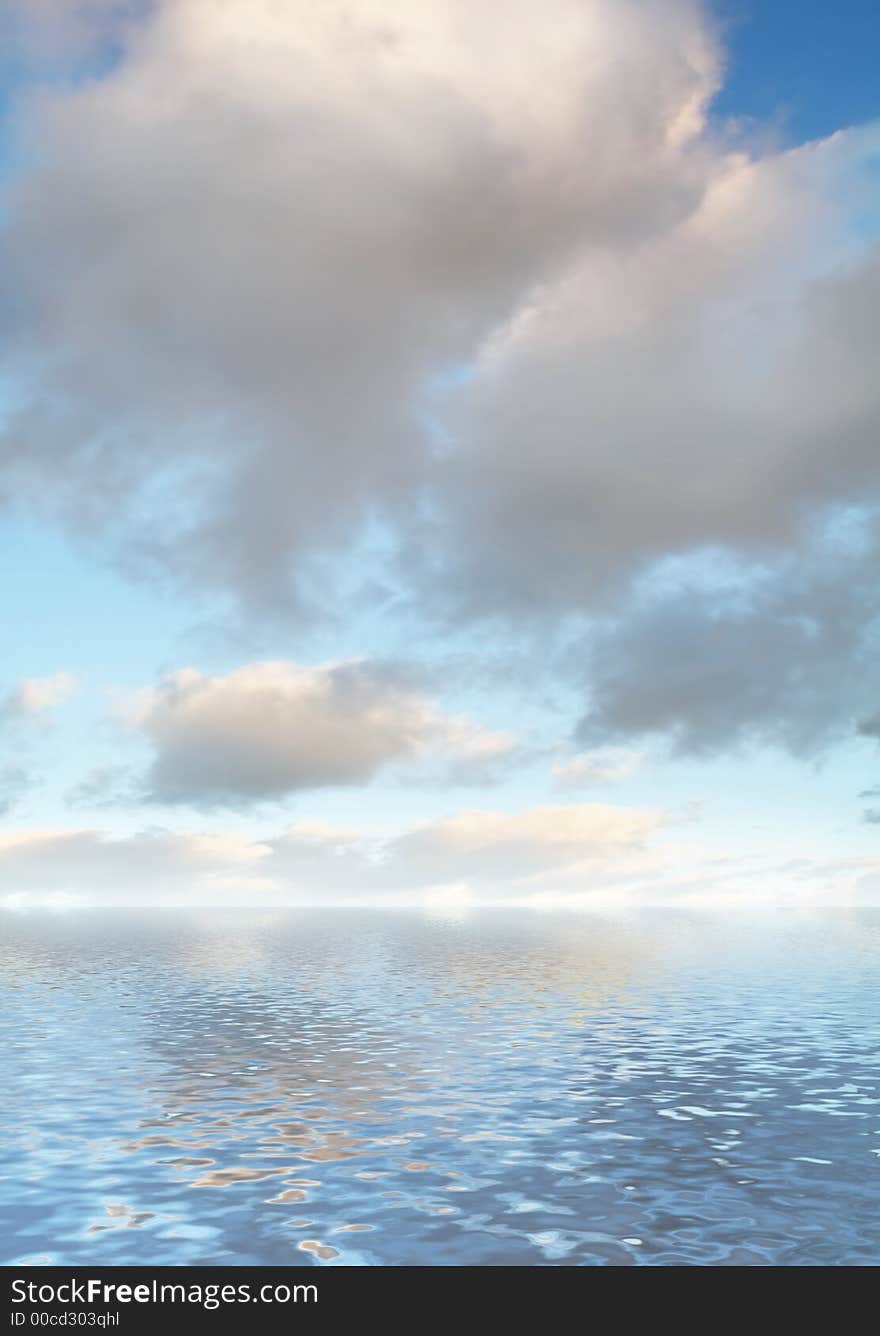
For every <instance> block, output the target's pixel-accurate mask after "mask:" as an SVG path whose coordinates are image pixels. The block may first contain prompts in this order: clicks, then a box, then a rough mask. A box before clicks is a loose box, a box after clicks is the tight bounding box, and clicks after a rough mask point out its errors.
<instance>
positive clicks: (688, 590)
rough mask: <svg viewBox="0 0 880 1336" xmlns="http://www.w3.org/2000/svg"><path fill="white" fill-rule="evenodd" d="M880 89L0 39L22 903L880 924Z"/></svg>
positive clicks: (555, 64) (481, 41) (295, 32)
mask: <svg viewBox="0 0 880 1336" xmlns="http://www.w3.org/2000/svg"><path fill="white" fill-rule="evenodd" d="M878 37H880V18H878V16H877V13H876V7H875V6H872V5H870V4H868V3H863V2H862V0H844V2H842V3H840V4H838V5H835V6H830V5H828V4H822V3H819V2H818V0H809V3H797V4H795V3H793V0H773V3H770V0H716V2H715V3H714V4H708V3H703V4H701V3H697V0H613V2H612V0H541V2H540V3H538V0H518V3H517V4H514V5H512V4H510V2H509V0H478V2H477V3H475V2H474V0H467V3H466V2H465V0H422V2H421V3H420V4H419V5H418V6H414V5H412V4H403V3H392V0H348V2H347V3H345V4H341V3H340V4H335V3H328V4H326V5H322V6H319V7H315V6H313V5H310V4H308V3H306V2H305V0H287V3H284V4H278V3H272V2H271V0H224V3H222V4H221V3H219V2H218V0H152V2H148V0H79V2H78V3H77V2H76V0H6V3H5V5H4V6H3V8H2V13H0V50H2V52H3V54H2V56H0V114H2V122H0V229H2V246H0V341H2V342H0V346H2V358H3V361H2V372H0V558H2V569H3V572H4V576H3V579H2V581H0V624H2V628H3V652H2V661H0V904H3V905H6V906H9V907H12V908H17V909H18V908H20V909H26V908H28V907H31V906H43V905H49V906H53V907H58V908H65V907H69V906H76V905H93V904H100V905H105V904H112V905H121V906H124V905H143V904H149V905H165V904H167V905H178V904H183V905H199V906H203V905H212V904H222V905H238V904H246V905H252V904H260V905H275V904H288V903H304V902H305V903H321V904H332V905H340V906H343V905H349V904H394V905H420V906H421V905H426V906H428V907H430V908H432V909H435V910H436V911H437V912H441V913H447V912H448V913H456V914H457V913H462V912H466V911H467V909H468V908H469V907H471V906H475V905H483V904H486V905H491V904H500V903H511V902H512V903H516V904H521V905H527V906H530V907H541V906H549V905H556V904H565V905H575V906H585V907H594V906H595V907H606V906H612V907H613V906H625V907H628V906H640V905H644V904H681V903H694V904H703V903H707V904H713V905H723V906H731V907H736V906H739V905H747V906H756V905H757V906H765V905H766V906H776V905H785V906H788V905H827V904H840V905H853V904H866V903H869V904H876V903H878V902H880V754H878V741H880V668H878V662H880V660H878V656H877V653H876V640H877V635H878V630H880V617H878V614H880V598H878V594H877V580H876V569H877V551H878V545H880V463H878V455H877V444H876V442H877V428H878V425H880V380H878V377H877V375H876V346H875V345H876V341H877V333H876V317H875V312H876V309H877V298H878V292H877V289H878V284H880V255H878V244H877V243H878V235H880V185H878V183H880V119H878V112H880V107H878V95H877V89H876V79H875V78H874V77H873V74H874V68H875V65H876V52H877V41H878Z"/></svg>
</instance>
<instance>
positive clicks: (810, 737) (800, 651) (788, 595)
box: [579, 516, 880, 754]
mask: <svg viewBox="0 0 880 1336" xmlns="http://www.w3.org/2000/svg"><path fill="white" fill-rule="evenodd" d="M844 518H846V517H844ZM849 518H850V520H852V519H853V517H852V516H850V517H849ZM856 519H858V521H859V522H858V523H855V524H853V523H849V524H847V523H844V521H843V519H841V518H840V517H838V520H837V522H836V523H833V524H832V525H830V526H829V527H828V528H827V529H826V530H825V531H824V532H823V533H821V534H820V535H818V536H817V537H816V538H815V541H814V542H813V543H812V544H811V545H810V546H808V547H806V548H805V549H804V550H802V551H801V552H799V553H798V554H797V555H793V556H784V557H782V558H780V559H779V560H777V561H774V562H767V563H764V564H762V565H759V566H755V565H753V564H751V565H744V566H743V565H739V566H737V565H730V564H722V565H721V566H720V567H716V569H715V571H714V576H713V573H712V565H711V563H710V562H707V563H706V564H705V566H704V567H703V568H702V570H700V569H699V568H695V567H694V566H693V565H691V566H680V567H679V568H678V569H677V571H675V572H672V571H670V572H667V579H666V580H665V581H663V582H662V583H658V582H654V583H653V584H651V583H649V584H647V585H646V586H645V587H643V588H642V589H641V590H640V591H636V592H635V593H634V594H633V596H632V597H631V598H630V599H629V600H627V601H626V602H625V603H623V604H622V605H621V606H620V607H619V608H618V610H617V612H616V614H615V615H614V616H612V617H609V618H607V619H606V620H605V621H604V622H603V623H600V624H598V625H596V626H595V627H594V628H593V629H592V631H591V633H590V635H589V636H588V637H586V638H585V640H584V643H583V646H582V672H583V675H584V678H585V679H586V683H587V694H588V696H589V707H588V709H587V712H586V713H585V715H584V717H583V719H582V721H581V724H580V728H579V735H580V737H581V739H582V740H583V741H584V742H591V741H593V742H595V741H597V740H602V741H608V740H612V741H613V740H621V741H622V740H623V739H630V738H633V737H642V736H645V735H650V734H661V735H664V736H665V737H666V738H667V739H668V740H669V741H670V742H671V744H672V746H673V747H674V748H675V749H676V750H678V751H680V752H689V753H697V754H698V753H709V752H714V751H719V750H723V749H726V748H730V747H737V746H740V745H742V744H747V743H753V742H757V743H759V744H770V745H780V746H783V747H785V748H787V749H788V750H790V751H792V752H794V753H796V754H809V753H815V752H817V751H819V750H821V749H823V748H825V747H827V746H829V745H830V744H832V743H834V742H837V741H839V740H841V739H843V738H846V737H851V736H853V735H854V734H855V731H856V725H857V721H859V720H860V719H861V720H863V721H865V720H866V722H862V724H861V731H862V733H864V734H866V735H869V736H870V735H871V734H872V726H871V721H870V718H869V717H868V716H869V715H870V714H871V713H872V712H873V710H874V709H875V708H876V702H877V701H878V700H880V670H878V666H877V660H876V653H875V649H874V645H875V639H876V635H877V631H878V627H880V620H878V619H880V600H878V594H877V587H876V577H875V571H876V560H877V554H878V541H880V517H878V516H873V517H871V518H870V522H868V523H863V522H862V520H863V517H861V516H856Z"/></svg>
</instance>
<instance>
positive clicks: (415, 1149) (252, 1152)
mask: <svg viewBox="0 0 880 1336" xmlns="http://www.w3.org/2000/svg"><path fill="white" fill-rule="evenodd" d="M0 932H2V944H0V1005H2V1013H0V1042H2V1052H3V1055H4V1056H3V1068H4V1072H3V1094H2V1103H0V1237H2V1241H3V1248H2V1258H0V1260H2V1261H4V1262H7V1263H8V1262H16V1263H20V1262H31V1263H50V1262H51V1263H85V1262H91V1263H105V1264H107V1263H109V1264H113V1263H142V1264H143V1263H157V1264H158V1263H169V1264H175V1263H180V1264H187V1263H207V1264H229V1263H264V1264H279V1263H281V1264H283V1263H288V1262H310V1263H314V1264H316V1265H351V1264H354V1265H363V1264H373V1265H375V1264H385V1265H387V1264H403V1265H408V1264H414V1263H429V1264H438V1265H447V1264H457V1263H466V1264H539V1265H548V1264H549V1265H559V1264H563V1265H583V1264H600V1265H608V1264H612V1265H630V1264H633V1265H638V1264H653V1265H657V1264H666V1265H669V1264H694V1263H711V1264H725V1265H750V1264H767V1263H775V1264H795V1265H829V1264H831V1265H834V1264H860V1265H865V1264H869V1263H876V1262H878V1261H880V1009H878V996H880V990H878V985H880V913H872V912H871V911H859V912H846V911H837V912H829V913H825V914H818V915H816V916H815V917H804V916H800V915H791V914H789V915H785V914H778V915H770V914H768V915H765V916H763V917H756V918H751V919H745V918H739V917H737V916H735V915H729V916H727V917H718V918H714V919H713V918H711V917H698V916H689V915H685V914H679V913H677V912H675V913H674V912H671V911H666V912H662V911H656V912H654V913H650V914H639V915H633V916H631V917H618V918H602V917H599V916H592V915H582V916H578V915H538V914H534V913H528V912H523V913H521V914H514V913H511V914H507V913H502V912H500V911H485V912H483V913H482V914H477V915H474V916H471V917H470V918H468V919H466V920H465V921H462V922H449V921H437V920H431V919H428V918H425V917H421V916H419V915H417V914H414V913H385V912H380V911H373V912H365V913H359V914H347V913H342V912H336V913H318V912H308V911H303V912H298V913H290V914H280V913H279V914H275V913H265V914H251V915H248V914H244V913H228V914H223V915H213V916H212V917H211V918H204V919H200V918H195V917H191V916H189V915H186V914H183V913H179V914H176V913H164V914H155V915H138V914H133V913H118V914H115V915H109V914H108V915H97V914H81V915H76V916H74V915H71V916H68V917H55V918H50V917H40V916H31V917H25V916H15V915H11V914H7V915H5V916H2V917H0Z"/></svg>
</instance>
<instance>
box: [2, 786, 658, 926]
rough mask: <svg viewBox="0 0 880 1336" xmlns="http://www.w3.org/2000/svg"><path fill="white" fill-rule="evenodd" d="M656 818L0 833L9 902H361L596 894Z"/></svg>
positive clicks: (527, 815)
mask: <svg viewBox="0 0 880 1336" xmlns="http://www.w3.org/2000/svg"><path fill="white" fill-rule="evenodd" d="M659 825H660V817H659V814H657V813H654V812H649V811H644V810H639V809H635V808H614V807H610V806H605V805H601V804H594V805H587V804H583V805H580V806H569V807H543V808H534V809H531V810H529V811H525V812H520V813H514V814H510V813H503V812H492V811H479V810H472V811H465V812H461V813H459V814H458V815H457V816H453V817H449V818H446V819H444V820H441V821H436V822H430V823H426V824H423V825H420V826H416V827H413V828H411V829H410V830H408V831H405V832H403V833H402V834H400V835H398V836H394V837H391V838H383V839H376V838H373V837H370V836H368V835H366V834H365V833H364V832H362V831H358V830H351V829H347V828H338V827H333V826H328V825H325V824H322V823H319V822H310V821H301V822H295V823H293V824H292V825H290V826H289V827H287V828H286V829H285V830H284V831H282V832H280V833H279V834H276V835H274V836H270V837H268V838H266V839H263V840H258V839H253V838H249V837H246V836H243V835H234V834H226V833H217V832H214V833H210V832H189V833H179V832H170V831H167V830H163V829H159V828H153V829H149V830H145V831H141V832H138V833H136V834H132V835H124V836H109V835H105V834H102V833H101V832H99V831H96V830H87V829H79V830H31V831H19V832H16V833H14V834H3V835H0V903H3V902H5V903H7V904H12V905H15V904H20V903H21V904H24V903H30V902H36V903H44V902H46V901H47V900H48V901H51V900H52V899H53V898H56V899H57V898H59V897H61V898H64V897H73V898H74V899H76V900H77V901H79V902H83V903H91V902H95V901H97V902H101V901H106V900H108V899H109V900H112V901H114V902H118V903H150V904H163V903H178V904H180V903H187V902H193V901H198V900H199V899H201V900H203V901H207V902H209V903H210V902H213V901H220V902H222V901H224V900H228V899H229V898H230V897H231V898H232V899H233V900H236V899H238V900H240V901H242V902H244V903H248V902H251V901H252V900H253V898H254V897H257V898H259V897H260V896H262V897H264V898H265V899H267V900H268V901H269V902H282V903H283V902H284V901H285V900H293V901H299V900H306V901H311V902H315V901H317V902H321V901H326V900H328V899H329V900H333V901H339V900H348V901H351V900H353V901H357V900H359V899H361V900H369V899H370V897H373V898H376V897H382V896H386V895H391V896H394V897H400V896H403V897H404V898H406V897H407V896H413V895H415V896H419V895H421V894H422V893H424V892H428V893H435V892H436V890H437V888H438V886H447V887H448V886H449V885H450V883H459V884H461V883H467V884H468V885H469V886H471V887H472V888H473V889H474V890H475V892H476V893H486V892H491V891H493V890H495V891H497V890H498V889H499V888H500V889H501V890H502V891H503V892H504V893H505V894H510V893H513V894H517V893H520V892H522V891H523V890H527V889H534V886H535V883H536V879H537V880H539V879H540V877H541V876H542V875H544V874H546V875H549V876H550V877H551V878H552V877H553V876H554V875H556V874H558V873H559V872H560V871H561V870H569V872H571V873H575V872H577V870H578V869H580V870H581V871H580V875H581V880H582V889H589V886H590V878H593V879H595V878H597V877H598V878H599V879H600V880H601V878H602V876H603V874H604V873H606V872H607V871H608V869H609V868H611V869H613V868H616V867H618V866H624V867H626V866H627V865H630V864H631V862H632V859H633V857H634V856H637V855H638V853H639V852H640V851H641V850H642V848H643V847H644V844H645V841H646V840H647V838H648V837H649V836H650V835H651V834H652V833H653V832H655V831H656V830H657V829H658V827H659ZM584 869H587V871H584Z"/></svg>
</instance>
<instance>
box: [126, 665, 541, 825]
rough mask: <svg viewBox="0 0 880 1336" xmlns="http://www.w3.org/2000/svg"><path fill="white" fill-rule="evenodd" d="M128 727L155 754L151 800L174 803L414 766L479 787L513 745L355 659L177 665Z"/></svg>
mask: <svg viewBox="0 0 880 1336" xmlns="http://www.w3.org/2000/svg"><path fill="white" fill-rule="evenodd" d="M128 720H129V722H130V724H132V725H133V726H134V727H135V728H137V729H138V730H140V731H141V732H142V733H143V734H144V735H145V737H146V738H147V739H148V740H149V742H150V744H151V745H152V747H153V749H154V759H153V762H152V766H151V768H150V771H149V774H148V776H147V792H148V796H149V797H150V798H152V799H154V800H156V801H160V802H169V803H176V802H189V803H195V804H197V805H212V804H220V805H236V804H248V803H253V802H259V801H261V800H265V799H275V798H281V797H283V796H284V795H286V794H288V793H293V792H296V791H299V790H304V789H315V788H324V787H332V786H336V785H352V784H364V783H368V782H369V781H370V780H371V779H372V778H373V776H374V775H375V774H376V773H377V772H378V771H379V770H381V769H382V768H383V767H387V766H389V765H391V764H392V763H415V762H419V761H425V762H430V763H433V765H434V767H435V773H436V774H437V775H438V776H439V777H441V778H442V777H443V776H444V775H445V777H446V780H447V782H455V783H464V782H477V783H480V782H486V781H488V780H489V779H491V770H492V766H493V765H497V764H499V763H501V762H502V761H505V760H507V759H508V758H509V757H510V755H511V754H512V751H513V749H514V748H515V743H514V740H513V739H512V738H510V737H509V736H508V735H506V734H501V733H495V732H492V731H490V730H486V729H481V728H480V727H479V726H478V725H476V724H474V723H472V722H471V721H469V720H465V719H462V718H459V717H457V716H452V715H447V714H445V713H444V712H443V711H442V710H440V709H439V708H438V707H437V705H436V704H435V703H434V702H433V701H431V700H430V699H429V698H428V697H427V696H425V695H424V694H423V693H422V692H421V691H419V690H417V689H416V688H415V687H414V686H413V684H412V682H411V681H409V680H408V679H407V678H406V677H405V676H404V675H402V674H401V673H400V671H399V670H396V669H394V668H393V667H389V666H388V665H383V664H381V663H372V662H369V661H367V660H358V659H355V660H350V661H347V662H342V663H324V664H319V665H317V666H304V665H301V664H296V663H290V662H272V663H253V664H248V665H246V666H245V667H243V668H238V669H236V670H235V671H233V672H230V673H227V674H226V675H225V676H219V677H211V676H208V675H207V674H205V673H201V672H198V671H197V670H196V669H192V668H188V669H182V670H180V671H178V672H174V673H170V674H168V675H167V676H166V677H165V678H163V680H162V681H161V682H160V684H159V685H158V686H157V687H155V688H151V689H149V690H147V691H144V692H141V693H140V694H139V695H138V696H137V697H136V698H135V700H134V701H133V702H132V703H131V705H130V707H129V710H128Z"/></svg>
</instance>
